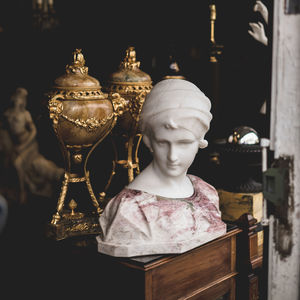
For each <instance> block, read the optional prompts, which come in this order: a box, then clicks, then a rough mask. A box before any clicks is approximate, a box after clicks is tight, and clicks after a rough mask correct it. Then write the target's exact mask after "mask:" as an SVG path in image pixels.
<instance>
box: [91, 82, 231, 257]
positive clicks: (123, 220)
mask: <svg viewBox="0 0 300 300" xmlns="http://www.w3.org/2000/svg"><path fill="white" fill-rule="evenodd" d="M210 108H211V103H210V100H209V99H208V98H207V97H206V96H205V95H204V93H203V92H202V91H200V89H199V88H198V87H197V86H196V85H194V84H193V83H191V82H189V81H187V80H184V79H164V80H162V81H160V82H158V83H157V84H156V85H155V86H154V87H153V89H152V90H151V92H150V93H149V94H148V95H147V96H146V99H145V103H144V106H143V108H142V112H141V116H140V121H139V126H140V130H141V132H142V134H143V141H144V143H145V145H146V146H147V147H148V148H149V150H150V152H151V153H152V155H153V160H152V162H151V163H150V164H149V165H148V166H147V167H146V168H145V169H144V170H143V171H142V172H141V173H140V174H139V175H138V176H137V177H136V178H135V179H134V180H133V181H132V182H130V184H129V185H128V186H126V187H125V188H124V189H123V190H122V191H121V192H120V193H118V194H117V195H116V196H115V197H114V198H112V199H111V200H110V201H109V202H108V204H107V206H106V207H105V209H104V212H103V213H102V215H101V216H100V218H99V222H100V226H101V230H102V233H101V234H100V235H98V236H97V238H96V239H97V242H98V251H99V252H100V253H104V254H107V255H112V256H119V257H132V256H144V255H153V254H170V253H182V252H185V251H188V250H190V249H192V248H195V247H198V246H200V245H202V244H204V243H206V242H208V241H211V240H213V239H215V238H217V237H219V236H222V235H223V234H225V233H226V224H225V223H224V222H223V221H222V220H221V212H220V210H219V198H218V194H217V191H216V189H215V188H214V187H213V186H211V185H210V184H208V183H206V182H205V181H203V180H202V179H201V178H199V177H197V176H194V175H190V174H187V171H188V168H189V167H190V165H191V164H192V162H193V160H194V158H195V156H196V154H197V152H198V149H199V148H205V147H206V146H207V144H208V143H207V141H206V140H205V139H204V136H205V134H206V132H207V131H208V129H209V126H210V121H211V119H212V115H211V113H210Z"/></svg>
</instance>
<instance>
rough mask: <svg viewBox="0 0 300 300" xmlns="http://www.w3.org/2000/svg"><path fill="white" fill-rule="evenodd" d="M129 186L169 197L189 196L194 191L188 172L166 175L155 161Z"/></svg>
mask: <svg viewBox="0 0 300 300" xmlns="http://www.w3.org/2000/svg"><path fill="white" fill-rule="evenodd" d="M127 187H128V188H130V189H136V190H140V191H144V192H147V193H150V194H153V195H157V196H162V197H168V198H188V197H190V196H192V195H193V193H194V187H193V184H192V182H191V180H190V178H189V177H188V176H187V175H186V174H181V175H180V176H174V177H173V176H166V175H164V174H162V173H161V172H160V171H159V169H158V168H156V167H155V165H154V164H153V162H152V163H151V164H150V165H149V166H147V167H146V168H145V169H144V170H143V171H142V172H141V173H140V174H139V175H138V176H137V177H136V178H135V179H134V180H133V181H132V182H131V183H130V184H129V185H128V186H127Z"/></svg>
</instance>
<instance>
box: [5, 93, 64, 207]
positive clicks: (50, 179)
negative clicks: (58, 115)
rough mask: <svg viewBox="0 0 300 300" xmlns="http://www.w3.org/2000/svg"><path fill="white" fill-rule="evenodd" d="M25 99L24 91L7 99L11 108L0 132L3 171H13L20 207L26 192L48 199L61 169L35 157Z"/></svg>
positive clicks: (32, 126)
mask: <svg viewBox="0 0 300 300" xmlns="http://www.w3.org/2000/svg"><path fill="white" fill-rule="evenodd" d="M27 95H28V92H27V90H26V89H25V88H22V87H19V88H17V89H16V90H15V92H14V93H13V95H12V96H11V99H10V102H11V106H10V107H9V108H8V109H7V110H6V111H5V112H4V114H3V128H1V132H0V136H1V142H0V150H1V152H2V154H3V155H4V156H5V160H4V167H7V168H9V167H13V168H14V169H15V170H16V173H17V176H18V192H19V195H18V198H19V199H18V200H19V202H20V203H23V204H24V203H26V201H27V200H28V199H27V198H28V197H27V194H28V191H29V192H31V194H32V195H37V196H43V197H49V198H50V197H51V195H52V193H53V184H55V183H57V182H58V181H59V180H60V178H61V176H62V175H63V169H62V168H59V167H57V166H56V164H55V163H54V162H52V161H50V160H47V159H46V158H45V157H44V156H42V155H41V154H40V153H39V147H38V142H37V140H36V135H37V129H36V126H35V124H34V122H33V120H32V117H31V114H30V112H29V111H28V110H27V109H26V104H27ZM4 176H5V175H4ZM1 184H2V182H0V185H1Z"/></svg>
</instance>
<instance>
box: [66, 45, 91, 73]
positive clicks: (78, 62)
mask: <svg viewBox="0 0 300 300" xmlns="http://www.w3.org/2000/svg"><path fill="white" fill-rule="evenodd" d="M66 72H67V73H68V74H70V73H81V74H82V75H87V74H88V67H86V66H85V59H84V56H83V54H82V53H81V49H75V51H74V52H73V63H72V64H71V65H67V66H66Z"/></svg>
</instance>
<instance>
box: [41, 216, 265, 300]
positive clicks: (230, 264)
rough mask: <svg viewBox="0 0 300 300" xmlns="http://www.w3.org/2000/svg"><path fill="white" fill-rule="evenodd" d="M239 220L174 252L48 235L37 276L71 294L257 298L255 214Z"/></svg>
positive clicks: (259, 260)
mask: <svg viewBox="0 0 300 300" xmlns="http://www.w3.org/2000/svg"><path fill="white" fill-rule="evenodd" d="M239 221H240V222H239V224H236V225H230V224H228V231H227V233H226V234H225V235H224V236H222V237H220V238H218V239H215V240H213V241H211V242H208V243H206V244H204V245H201V246H199V247H197V248H194V249H192V250H190V251H187V252H185V253H182V254H178V255H157V256H145V257H135V258H117V257H112V256H108V255H104V254H100V253H99V252H97V244H96V240H95V238H94V237H91V238H90V239H87V238H84V239H82V240H80V239H74V240H72V239H67V240H65V241H58V242H57V241H52V242H50V241H48V242H47V253H48V255H47V259H46V260H44V263H43V272H44V273H43V272H37V274H39V277H38V278H37V279H36V281H37V282H38V280H39V278H40V277H41V276H40V275H41V274H42V273H43V274H44V275H45V276H44V277H43V276H42V277H41V278H43V281H46V278H47V282H49V283H50V282H52V281H53V280H55V282H57V283H60V288H59V293H60V295H66V296H67V297H69V299H73V297H75V298H76V297H77V296H78V295H79V294H82V295H83V296H84V297H92V298H96V297H97V299H109V300H117V299H133V300H135V299H137V300H143V299H144V300H160V299H161V300H168V299H170V300H175V299H176V300H177V299H181V300H183V299H189V300H195V299H197V300H199V299H200V300H201V299H203V300H221V299H222V300H225V299H227V300H228V299H230V300H234V299H236V300H253V299H255V300H257V299H259V291H258V290H259V274H258V273H259V272H258V271H259V270H261V267H262V256H260V255H259V253H258V247H257V232H256V231H255V228H256V223H255V222H256V220H255V219H254V218H253V217H252V216H251V215H249V214H245V215H244V216H243V217H242V218H241V219H240V220H239ZM53 291H56V290H55V289H54V290H53ZM56 292H57V291H56Z"/></svg>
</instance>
